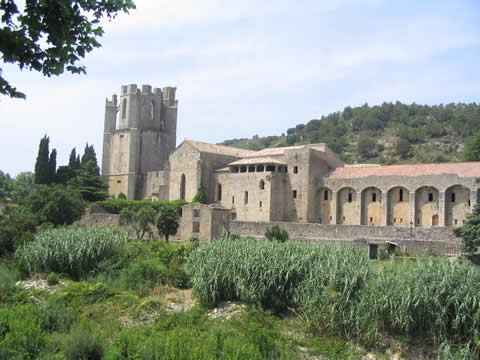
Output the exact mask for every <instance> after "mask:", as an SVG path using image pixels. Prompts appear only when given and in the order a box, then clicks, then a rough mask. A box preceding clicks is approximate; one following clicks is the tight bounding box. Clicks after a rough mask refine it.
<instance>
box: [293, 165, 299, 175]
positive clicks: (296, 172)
mask: <svg viewBox="0 0 480 360" xmlns="http://www.w3.org/2000/svg"><path fill="white" fill-rule="evenodd" d="M293 173H294V174H298V166H294V167H293Z"/></svg>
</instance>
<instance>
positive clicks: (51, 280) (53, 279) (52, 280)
mask: <svg viewBox="0 0 480 360" xmlns="http://www.w3.org/2000/svg"><path fill="white" fill-rule="evenodd" d="M59 281H60V280H59V279H58V275H57V274H55V273H53V272H52V273H50V274H48V276H47V284H48V285H50V286H52V285H57V284H58V282H59Z"/></svg>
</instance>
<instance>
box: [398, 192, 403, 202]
mask: <svg viewBox="0 0 480 360" xmlns="http://www.w3.org/2000/svg"><path fill="white" fill-rule="evenodd" d="M398 201H403V189H400V191H399V192H398Z"/></svg>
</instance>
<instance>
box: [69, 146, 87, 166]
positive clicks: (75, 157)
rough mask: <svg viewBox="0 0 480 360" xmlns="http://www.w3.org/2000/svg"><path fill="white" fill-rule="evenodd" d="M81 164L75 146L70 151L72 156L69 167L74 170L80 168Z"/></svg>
mask: <svg viewBox="0 0 480 360" xmlns="http://www.w3.org/2000/svg"><path fill="white" fill-rule="evenodd" d="M92 148H93V146H92ZM80 165H82V163H81V161H80V155H77V152H76V150H75V148H73V149H72V151H71V152H70V157H69V158H68V167H69V168H70V169H72V170H78V169H80Z"/></svg>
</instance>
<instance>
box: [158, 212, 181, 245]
mask: <svg viewBox="0 0 480 360" xmlns="http://www.w3.org/2000/svg"><path fill="white" fill-rule="evenodd" d="M179 220H180V218H179V216H178V214H177V210H175V209H174V208H171V207H167V206H165V207H162V208H160V211H159V213H158V216H157V221H156V223H157V229H158V233H159V234H160V235H163V236H164V237H165V242H166V243H167V244H168V237H169V236H170V235H175V234H176V233H177V229H178V225H179Z"/></svg>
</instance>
